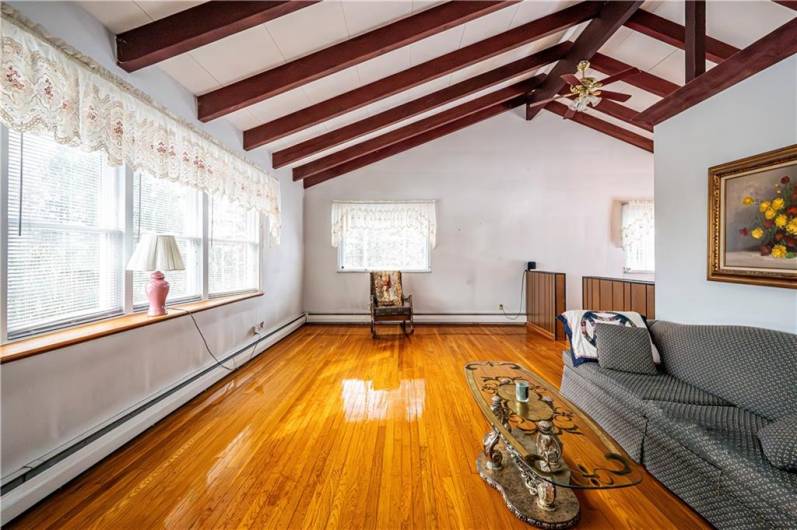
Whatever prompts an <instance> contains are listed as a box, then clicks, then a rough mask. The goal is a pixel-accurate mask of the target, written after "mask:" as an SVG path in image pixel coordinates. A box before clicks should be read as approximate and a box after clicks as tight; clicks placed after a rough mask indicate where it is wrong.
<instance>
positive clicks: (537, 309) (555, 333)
mask: <svg viewBox="0 0 797 530" xmlns="http://www.w3.org/2000/svg"><path fill="white" fill-rule="evenodd" d="M565 288H566V286H565V273H563V272H547V271H536V270H535V271H527V272H526V322H527V324H526V325H527V326H528V328H529V329H532V330H534V331H536V332H538V333H540V334H541V335H544V336H545V337H548V338H549V339H553V340H565V330H564V327H563V326H562V323H561V322H559V321H558V320H557V319H556V316H557V315H559V314H560V313H562V312H563V311H564V310H565V293H566V291H565Z"/></svg>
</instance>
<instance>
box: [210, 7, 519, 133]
mask: <svg viewBox="0 0 797 530" xmlns="http://www.w3.org/2000/svg"><path fill="white" fill-rule="evenodd" d="M516 1H517V0H506V1H501V0H498V1H482V0H471V1H464V0H454V1H451V2H445V3H443V4H440V5H436V6H434V7H431V8H429V9H427V10H425V11H421V12H420V13H416V14H414V15H410V16H408V17H406V18H403V19H401V20H398V21H396V22H393V23H392V24H388V25H386V26H382V27H381V28H377V29H375V30H372V31H369V32H367V33H364V34H362V35H359V36H357V37H354V38H351V39H349V40H346V41H343V42H341V43H339V44H335V45H333V46H330V47H328V48H324V49H323V50H319V51H317V52H315V53H311V54H310V55H306V56H304V57H302V58H299V59H296V60H294V61H291V62H289V63H286V64H283V65H280V66H277V67H275V68H272V69H270V70H266V71H265V72H261V73H259V74H256V75H253V76H251V77H248V78H246V79H242V80H241V81H238V82H235V83H232V84H230V85H227V86H225V87H222V88H219V89H217V90H214V91H212V92H209V93H207V94H204V95H202V96H199V97H198V98H197V107H198V115H199V119H200V120H201V121H210V120H212V119H214V118H218V117H220V116H224V115H225V114H229V113H230V112H233V111H236V110H238V109H242V108H244V107H247V106H249V105H253V104H255V103H257V102H259V101H263V100H265V99H268V98H270V97H274V96H276V95H278V94H282V93H283V92H286V91H288V90H291V89H293V88H296V87H299V86H302V85H304V84H306V83H309V82H311V81H315V80H316V79H320V78H322V77H325V76H328V75H330V74H334V73H335V72H339V71H341V70H344V69H345V68H349V67H351V66H354V65H357V64H360V63H362V62H363V61H367V60H368V59H373V58H374V57H377V56H379V55H382V54H384V53H387V52H390V51H392V50H396V49H398V48H401V47H402V46H406V45H408V44H411V43H413V42H417V41H419V40H421V39H423V38H426V37H429V36H431V35H435V34H437V33H440V32H443V31H445V30H447V29H450V28H453V27H454V26H458V25H460V24H464V23H466V22H469V21H471V20H474V19H476V18H479V17H481V16H483V15H487V14H489V13H492V12H495V11H497V10H499V9H503V8H506V7H509V6H510V5H513V4H514V3H515V2H516Z"/></svg>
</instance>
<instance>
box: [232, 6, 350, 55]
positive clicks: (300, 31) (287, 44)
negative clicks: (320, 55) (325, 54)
mask: <svg viewBox="0 0 797 530" xmlns="http://www.w3.org/2000/svg"><path fill="white" fill-rule="evenodd" d="M265 25H266V28H267V29H268V31H269V33H271V36H272V37H273V38H274V41H275V42H276V43H277V46H278V47H279V49H280V51H281V52H282V55H283V57H284V58H285V60H286V61H291V60H293V59H296V58H299V57H302V56H304V55H307V54H310V53H312V52H315V51H318V50H321V49H324V48H327V47H329V46H332V45H334V44H337V43H338V42H342V41H344V40H346V39H348V38H349V32H348V30H347V29H346V18H345V17H344V16H343V7H342V6H341V3H340V2H319V3H317V4H313V5H312V6H310V7H305V8H304V9H300V10H299V11H294V12H293V13H290V14H288V15H285V16H284V17H279V18H277V19H275V20H272V21H270V22H268V23H266V24H265ZM241 52H242V50H238V53H241ZM243 52H244V53H246V52H247V51H243Z"/></svg>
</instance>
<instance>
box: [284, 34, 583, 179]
mask: <svg viewBox="0 0 797 530" xmlns="http://www.w3.org/2000/svg"><path fill="white" fill-rule="evenodd" d="M572 44H573V43H571V42H562V43H560V44H556V45H554V46H551V47H550V48H546V49H545V50H542V51H541V52H538V53H535V54H533V55H530V56H528V57H524V58H523V59H519V60H517V61H514V62H511V63H509V64H506V65H503V66H500V67H498V68H495V69H493V70H490V71H489V72H485V73H483V74H480V75H477V76H474V77H471V78H470V79H466V80H464V81H461V82H459V83H456V84H454V85H451V86H449V87H446V88H443V89H441V90H438V91H436V92H433V93H431V94H428V95H426V96H422V97H419V98H417V99H414V100H412V101H408V102H407V103H404V104H402V105H398V106H396V107H393V108H391V109H388V110H385V111H383V112H380V113H378V114H375V115H373V116H369V117H368V118H364V119H362V120H359V121H356V122H354V123H351V124H349V125H345V126H343V127H340V128H338V129H335V130H334V131H330V132H328V133H325V134H321V135H319V136H316V137H315V138H310V139H309V140H305V141H304V142H300V143H298V144H296V145H293V146H291V147H288V148H285V149H281V150H279V151H275V152H274V153H272V155H271V164H272V166H273V167H274V168H280V167H283V166H286V165H288V164H290V163H291V162H295V161H297V160H301V159H302V158H305V157H307V156H310V155H312V154H315V153H319V152H321V151H325V150H327V149H330V148H332V147H335V146H336V145H340V144H342V143H345V142H348V141H350V140H354V139H356V138H359V137H360V136H363V135H365V134H369V133H372V132H374V131H378V130H379V129H382V128H384V127H387V126H388V125H392V124H394V123H398V122H400V121H402V120H406V119H408V118H412V117H413V116H417V115H419V114H422V113H424V112H428V111H430V110H433V109H435V108H437V107H440V106H442V105H445V104H447V103H451V102H453V101H456V100H457V99H459V98H462V97H465V96H468V95H470V94H474V93H476V92H479V91H480V90H485V89H488V88H490V87H492V86H495V85H497V84H498V83H501V82H504V81H509V80H511V79H513V78H516V77H518V76H520V75H523V74H528V73H531V72H533V71H534V70H536V69H538V68H540V67H541V66H545V65H546V64H549V63H552V62H554V61H556V60H558V59H559V58H561V57H562V56H563V55H564V54H565V53H567V51H568V50H569V49H570V46H572Z"/></svg>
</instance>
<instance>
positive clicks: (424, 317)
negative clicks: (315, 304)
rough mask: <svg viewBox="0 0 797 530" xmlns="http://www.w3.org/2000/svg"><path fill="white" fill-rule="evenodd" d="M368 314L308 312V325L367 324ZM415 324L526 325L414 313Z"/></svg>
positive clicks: (506, 319)
mask: <svg viewBox="0 0 797 530" xmlns="http://www.w3.org/2000/svg"><path fill="white" fill-rule="evenodd" d="M370 322H371V315H370V313H322V312H308V313H307V323H308V324H368V323H370ZM415 323H416V324H504V325H507V324H508V325H518V326H521V325H526V315H525V314H521V315H519V316H518V315H516V314H515V313H507V314H506V315H505V314H504V313H479V312H473V313H464V312H463V313H425V312H424V313H415Z"/></svg>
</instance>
